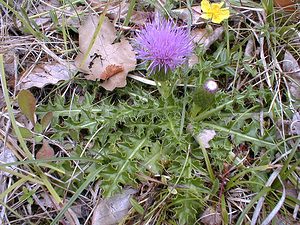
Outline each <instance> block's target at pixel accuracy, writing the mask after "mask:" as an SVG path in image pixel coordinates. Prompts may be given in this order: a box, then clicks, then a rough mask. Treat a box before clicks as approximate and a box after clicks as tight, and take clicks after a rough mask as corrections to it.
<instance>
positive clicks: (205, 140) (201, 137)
mask: <svg viewBox="0 0 300 225" xmlns="http://www.w3.org/2000/svg"><path fill="white" fill-rule="evenodd" d="M215 136H216V132H215V131H214V130H207V129H204V130H202V131H201V132H200V133H199V134H198V135H197V136H195V139H196V141H197V142H198V143H200V144H201V145H203V147H204V148H210V145H209V141H210V140H212V139H213V138H214V137H215Z"/></svg>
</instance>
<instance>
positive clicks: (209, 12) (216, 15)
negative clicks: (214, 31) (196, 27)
mask: <svg viewBox="0 0 300 225" xmlns="http://www.w3.org/2000/svg"><path fill="white" fill-rule="evenodd" d="M223 5H224V2H220V3H210V2H209V1H208V0H202V1H201V9H202V12H203V14H202V15H201V17H202V18H204V19H207V20H209V19H211V21H212V22H213V23H221V22H222V21H223V20H225V19H228V18H229V16H230V13H229V9H228V8H222V6H223Z"/></svg>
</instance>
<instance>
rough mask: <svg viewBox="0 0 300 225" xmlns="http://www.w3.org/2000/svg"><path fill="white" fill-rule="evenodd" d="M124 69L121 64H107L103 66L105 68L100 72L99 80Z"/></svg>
mask: <svg viewBox="0 0 300 225" xmlns="http://www.w3.org/2000/svg"><path fill="white" fill-rule="evenodd" d="M122 71H124V68H123V67H122V66H117V65H109V66H107V67H106V68H105V70H104V71H103V72H102V73H101V74H100V79H101V80H107V79H108V78H110V77H112V76H114V75H116V74H118V73H120V72H122Z"/></svg>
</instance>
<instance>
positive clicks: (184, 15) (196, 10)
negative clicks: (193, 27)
mask: <svg viewBox="0 0 300 225" xmlns="http://www.w3.org/2000/svg"><path fill="white" fill-rule="evenodd" d="M172 12H174V13H175V14H177V15H178V18H179V19H181V20H183V21H187V20H188V19H189V18H190V17H191V16H192V24H195V23H197V21H198V20H199V19H200V17H201V14H202V13H201V7H200V5H199V6H193V7H192V11H190V10H189V9H188V8H181V9H174V10H172Z"/></svg>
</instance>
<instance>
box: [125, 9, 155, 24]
mask: <svg viewBox="0 0 300 225" xmlns="http://www.w3.org/2000/svg"><path fill="white" fill-rule="evenodd" d="M153 16H154V15H153V12H145V11H133V12H132V16H131V17H130V22H131V23H134V24H136V25H145V24H146V23H148V22H150V19H151V18H152V17H153Z"/></svg>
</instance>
